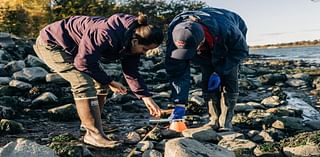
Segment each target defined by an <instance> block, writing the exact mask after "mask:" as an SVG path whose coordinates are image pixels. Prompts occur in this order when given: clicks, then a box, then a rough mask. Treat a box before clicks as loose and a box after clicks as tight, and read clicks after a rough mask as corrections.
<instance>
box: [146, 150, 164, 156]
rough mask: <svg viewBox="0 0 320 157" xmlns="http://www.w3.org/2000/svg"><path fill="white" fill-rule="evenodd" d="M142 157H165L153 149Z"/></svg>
mask: <svg viewBox="0 0 320 157" xmlns="http://www.w3.org/2000/svg"><path fill="white" fill-rule="evenodd" d="M142 157H163V155H162V153H161V152H159V151H157V150H154V149H151V150H147V151H145V152H144V153H143V154H142Z"/></svg>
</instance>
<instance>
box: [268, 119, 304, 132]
mask: <svg viewBox="0 0 320 157" xmlns="http://www.w3.org/2000/svg"><path fill="white" fill-rule="evenodd" d="M272 127H273V128H276V129H280V130H291V131H303V130H305V129H306V128H305V126H304V125H303V119H302V118H296V117H283V118H278V120H276V121H275V122H273V123H272ZM305 131H306V130H305Z"/></svg>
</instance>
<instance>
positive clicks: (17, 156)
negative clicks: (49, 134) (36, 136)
mask: <svg viewBox="0 0 320 157" xmlns="http://www.w3.org/2000/svg"><path fill="white" fill-rule="evenodd" d="M0 156H3V157H31V156H33V157H58V156H57V155H55V153H54V151H53V150H52V149H50V148H48V147H46V146H44V145H39V144H37V143H36V142H32V141H30V140H26V139H22V138H18V139H17V140H16V141H14V142H10V143H8V144H7V145H5V146H4V147H2V148H1V149H0Z"/></svg>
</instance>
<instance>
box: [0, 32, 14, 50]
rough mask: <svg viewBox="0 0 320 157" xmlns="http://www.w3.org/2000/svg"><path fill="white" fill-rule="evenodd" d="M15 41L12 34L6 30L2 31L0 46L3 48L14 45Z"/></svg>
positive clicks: (0, 33)
mask: <svg viewBox="0 0 320 157" xmlns="http://www.w3.org/2000/svg"><path fill="white" fill-rule="evenodd" d="M14 45H15V42H14V41H13V40H12V38H11V35H10V34H9V33H6V32H0V46H1V47H3V48H8V47H13V46H14Z"/></svg>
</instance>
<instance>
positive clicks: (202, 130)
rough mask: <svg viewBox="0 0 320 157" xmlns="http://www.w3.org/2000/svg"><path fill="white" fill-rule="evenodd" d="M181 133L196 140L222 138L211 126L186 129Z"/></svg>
mask: <svg viewBox="0 0 320 157" xmlns="http://www.w3.org/2000/svg"><path fill="white" fill-rule="evenodd" d="M182 135H183V136H184V137H190V138H194V139H195V140H198V141H220V140H221V139H222V137H220V136H219V135H218V134H217V133H216V132H215V131H214V130H213V129H212V128H211V127H199V128H192V129H186V130H184V131H183V132H182Z"/></svg>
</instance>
